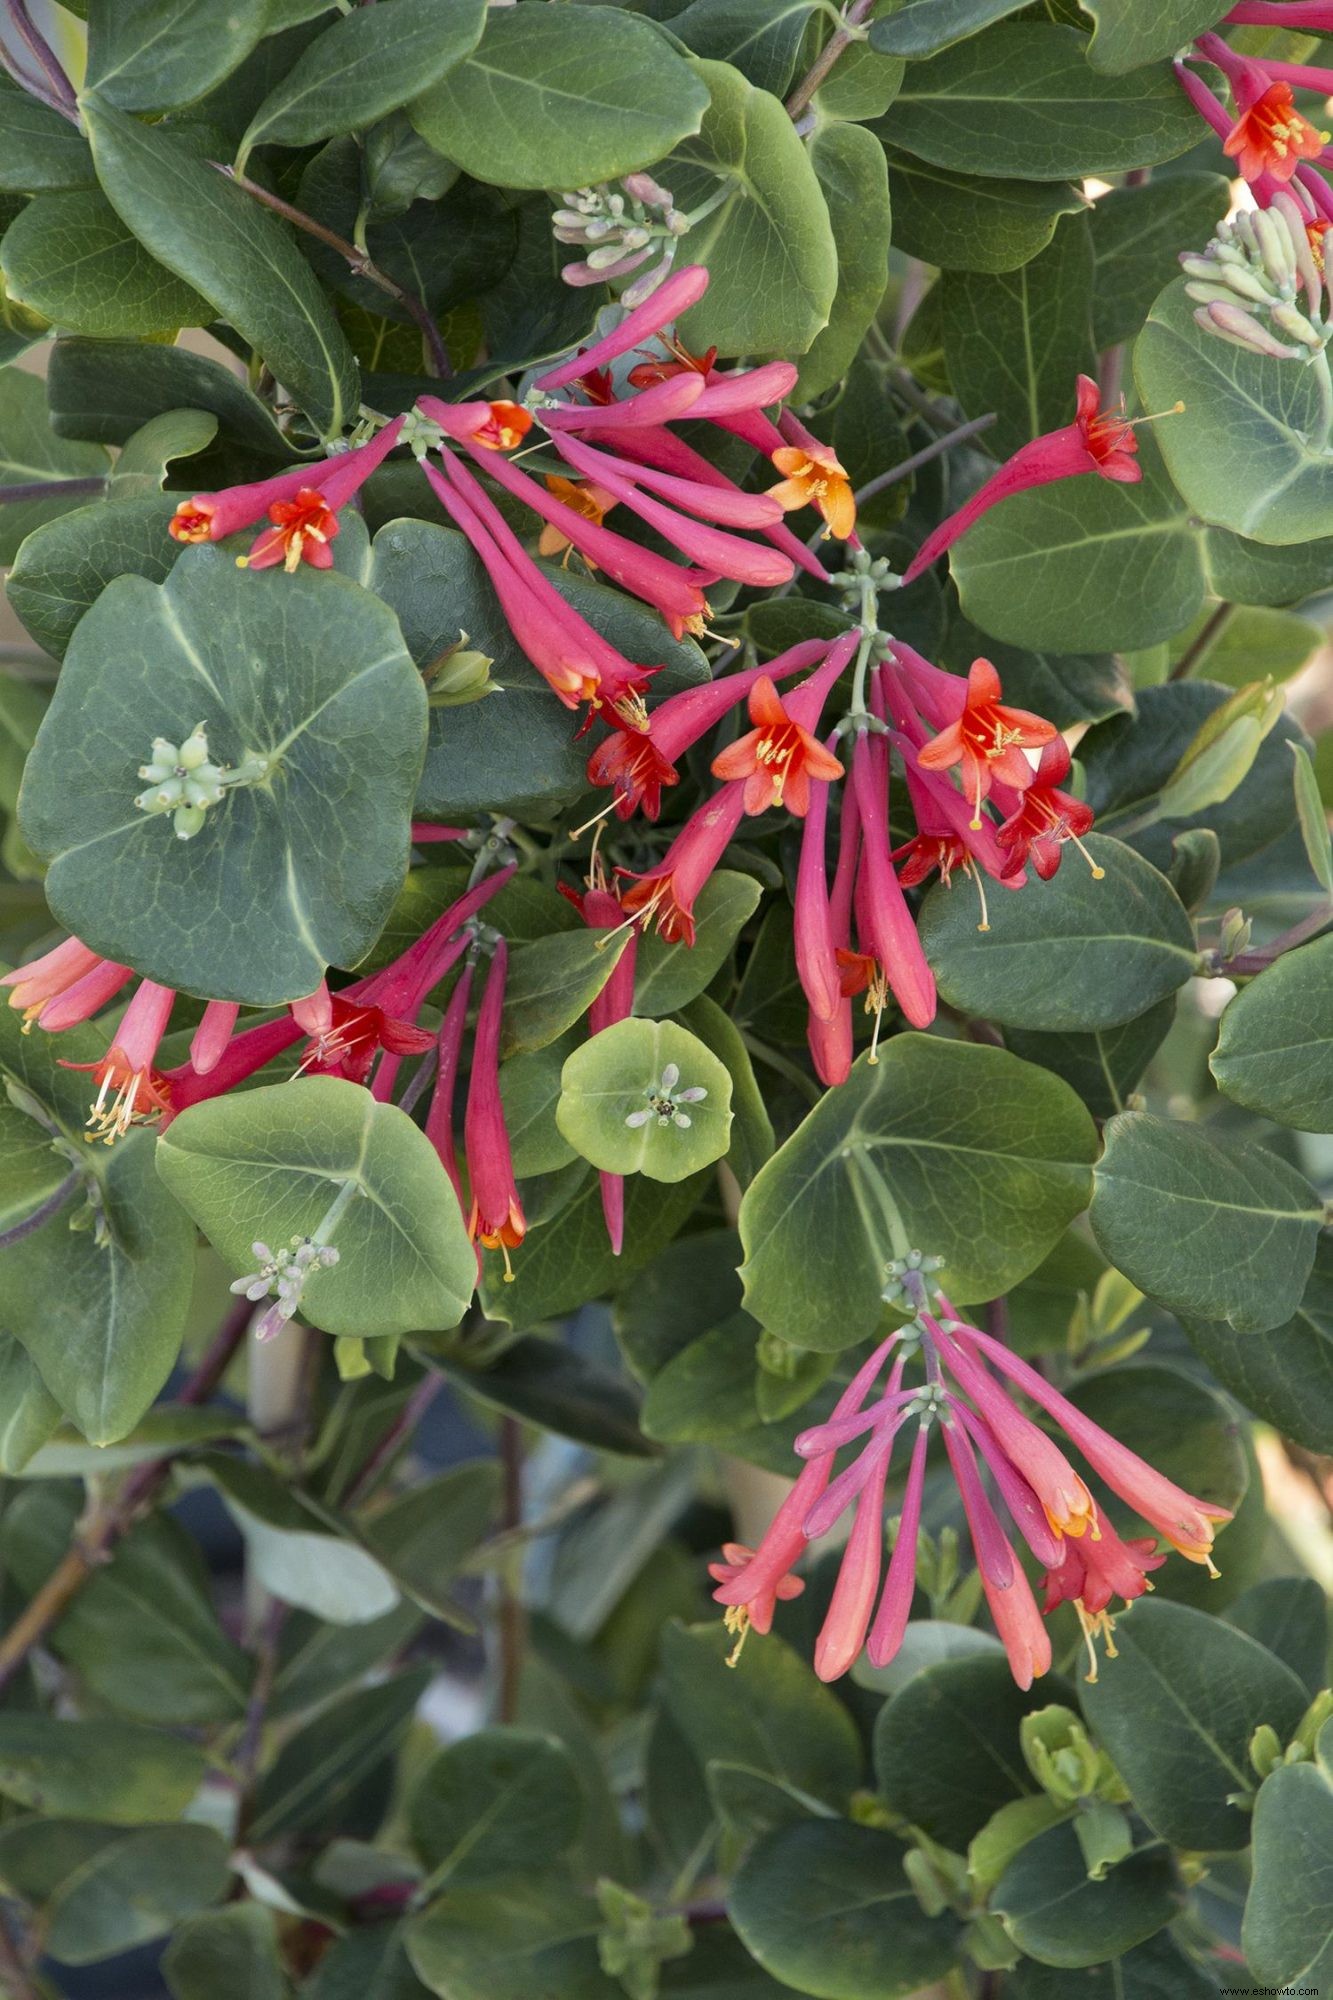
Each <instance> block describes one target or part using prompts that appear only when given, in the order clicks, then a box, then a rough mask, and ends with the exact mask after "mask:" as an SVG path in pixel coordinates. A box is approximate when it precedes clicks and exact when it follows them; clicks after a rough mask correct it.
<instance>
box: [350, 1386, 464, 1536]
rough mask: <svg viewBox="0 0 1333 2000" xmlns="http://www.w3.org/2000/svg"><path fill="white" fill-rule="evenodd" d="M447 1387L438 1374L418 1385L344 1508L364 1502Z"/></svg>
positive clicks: (357, 1475)
mask: <svg viewBox="0 0 1333 2000" xmlns="http://www.w3.org/2000/svg"><path fill="white" fill-rule="evenodd" d="M443 1387H444V1377H443V1375H438V1374H436V1373H435V1372H434V1370H432V1371H431V1373H430V1374H428V1375H426V1376H424V1377H423V1378H422V1380H421V1381H420V1382H418V1383H417V1386H416V1388H415V1389H414V1390H413V1391H412V1393H411V1395H410V1396H409V1397H408V1399H407V1401H406V1402H405V1403H404V1405H403V1407H402V1409H401V1410H400V1411H399V1413H398V1415H397V1416H396V1417H395V1418H394V1421H393V1422H392V1423H391V1424H390V1425H389V1428H388V1429H387V1430H386V1431H385V1433H384V1435H383V1437H382V1438H381V1439H380V1440H379V1443H378V1444H377V1445H376V1446H375V1448H374V1450H373V1451H372V1452H371V1454H370V1456H369V1457H368V1458H367V1460H366V1462H365V1464H364V1465H363V1466H362V1467H361V1469H360V1471H359V1472H357V1473H355V1474H354V1475H353V1478H352V1483H351V1485H350V1486H349V1487H348V1488H347V1491H346V1492H345V1493H344V1494H343V1496H342V1500H341V1505H342V1506H344V1507H354V1506H355V1505H356V1503H357V1501H358V1500H364V1498H365V1497H366V1495H367V1493H369V1492H370V1490H371V1488H372V1487H373V1486H374V1484H375V1482H376V1480H377V1479H378V1477H379V1475H380V1473H381V1472H382V1471H383V1470H384V1468H385V1466H386V1465H387V1464H388V1463H389V1461H390V1460H391V1459H392V1458H393V1456H394V1453H395V1452H396V1451H398V1450H399V1448H400V1447H401V1446H402V1445H403V1444H404V1443H405V1442H406V1440H407V1439H408V1438H410V1437H411V1436H412V1434H413V1432H414V1431H415V1430H416V1427H417V1425H418V1424H419V1423H420V1422H421V1419H422V1418H423V1417H424V1416H425V1414H426V1412H427V1410H428V1409H429V1408H430V1406H431V1404H432V1403H433V1402H434V1401H435V1398H436V1397H437V1396H438V1395H439V1393H440V1391H441V1389H443Z"/></svg>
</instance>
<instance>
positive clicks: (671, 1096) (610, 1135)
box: [555, 1020, 731, 1181]
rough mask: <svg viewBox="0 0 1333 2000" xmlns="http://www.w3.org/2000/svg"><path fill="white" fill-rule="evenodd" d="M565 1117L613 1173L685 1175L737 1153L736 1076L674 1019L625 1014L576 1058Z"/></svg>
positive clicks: (591, 1156)
mask: <svg viewBox="0 0 1333 2000" xmlns="http://www.w3.org/2000/svg"><path fill="white" fill-rule="evenodd" d="M555 1115H556V1123H557V1124H558V1125H559V1127H560V1130H561V1131H562V1132H563V1133H564V1135H565V1137H566V1138H567V1139H568V1141H569V1143H570V1145H571V1146H573V1147H574V1148H575V1149H576V1150H577V1151H578V1152H579V1153H581V1154H582V1155H583V1157H584V1159H585V1160H590V1161H591V1162H592V1164H593V1165H594V1166H595V1167H598V1168H600V1169H601V1170H602V1171H603V1172H605V1173H613V1174H638V1173H641V1174H646V1175H647V1176H648V1178H649V1179H650V1180H654V1181H683V1180H685V1179H687V1178H688V1176H689V1175H690V1174H693V1173H697V1172H698V1171H699V1169H700V1168H701V1167H706V1166H708V1165H709V1164H710V1163H711V1162H712V1161H713V1160H720V1159H721V1158H722V1156H723V1155H724V1153H725V1152H726V1150H727V1146H728V1144H729V1135H730V1131H731V1077H730V1075H729V1074H728V1072H727V1069H726V1067H725V1065H724V1064H723V1063H721V1062H719V1061H718V1059H717V1057H716V1056H715V1055H714V1054H713V1052H712V1050H711V1049H708V1048H706V1047H705V1046H704V1044H703V1043H702V1042H701V1041H700V1040H699V1038H698V1036H697V1035H692V1034H691V1033H690V1031H689V1029H688V1028H682V1027H680V1026H678V1025H677V1023H676V1022H674V1021H639V1020H629V1021H617V1022H616V1024H615V1025H614V1027H610V1028H603V1030H602V1032H601V1033H600V1034H598V1035H594V1036H593V1037H592V1038H591V1040H590V1041H587V1042H585V1043H584V1044H583V1046H582V1048H578V1049H575V1051H574V1053H573V1055H571V1056H570V1057H569V1058H568V1060H567V1061H566V1063H565V1066H564V1069H563V1070H562V1072H561V1076H560V1102H559V1104H558V1105H557V1107H556V1114H555Z"/></svg>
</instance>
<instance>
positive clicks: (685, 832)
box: [620, 784, 745, 944]
mask: <svg viewBox="0 0 1333 2000" xmlns="http://www.w3.org/2000/svg"><path fill="white" fill-rule="evenodd" d="M744 812H745V788H744V786H743V785H739V784H737V785H724V786H723V787H722V790H721V791H720V792H717V793H715V794H714V796H713V797H712V798H711V799H705V801H704V803H703V804H702V805H701V806H699V807H697V808H696V809H695V811H694V812H693V813H691V815H690V817H689V818H688V819H687V820H686V822H685V824H684V826H683V827H682V828H681V830H680V832H679V833H678V834H677V835H676V838H675V839H674V840H673V841H672V843H671V845H670V847H669V848H668V849H667V851H666V853H665V854H664V855H663V857H662V859H661V861H659V863H658V864H657V866H656V868H652V869H649V870H648V872H647V873H646V874H644V875H640V876H638V877H637V878H636V879H635V880H633V881H632V882H631V884H630V886H629V888H628V889H625V890H623V891H622V892H621V897H620V900H621V904H622V905H623V907H624V910H625V912H626V915H628V916H637V917H639V918H640V919H641V920H642V922H643V923H644V924H645V925H647V924H651V923H655V924H656V925H657V928H658V930H659V931H660V932H661V934H662V936H663V937H664V938H665V939H666V941H667V943H668V944H679V943H681V942H682V941H683V942H684V943H685V944H693V943H694V903H695V898H696V897H697V896H698V894H699V891H700V890H701V889H702V888H703V885H704V883H705V882H706V881H707V880H708V878H709V876H710V875H711V874H712V872H713V870H714V869H715V868H716V867H717V865H718V863H719V861H721V859H722V856H723V854H724V853H725V852H726V849H727V845H728V843H729V842H730V840H731V839H732V837H733V835H734V834H735V832H736V829H737V827H738V826H739V825H740V823H741V819H742V817H743V815H744Z"/></svg>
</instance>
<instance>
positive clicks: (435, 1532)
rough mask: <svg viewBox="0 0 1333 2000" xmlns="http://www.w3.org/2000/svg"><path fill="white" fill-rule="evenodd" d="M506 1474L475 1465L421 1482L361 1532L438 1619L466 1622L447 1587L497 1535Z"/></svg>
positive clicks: (485, 1462) (487, 1461) (493, 1465)
mask: <svg viewBox="0 0 1333 2000" xmlns="http://www.w3.org/2000/svg"><path fill="white" fill-rule="evenodd" d="M500 1485H501V1470H500V1466H499V1464H498V1463H497V1461H496V1460H495V1459H493V1458H479V1459H472V1460H470V1461H468V1462H466V1463H465V1464H463V1465H456V1466H454V1467H453V1468H452V1470H451V1471H449V1472H442V1473H441V1474H440V1475H439V1477H438V1478H436V1479H425V1480H421V1481H419V1482H418V1483H417V1484H416V1485H415V1486H412V1487H411V1488H409V1489H408V1491H407V1492H405V1493H400V1494H398V1495H397V1496H396V1497H395V1498H394V1499H392V1500H390V1501H389V1503H388V1505H387V1506H384V1507H379V1508H377V1509H376V1511H375V1512H374V1513H373V1514H372V1515H370V1516H369V1517H368V1518H366V1519H364V1520H362V1521H361V1522H360V1523H359V1524H358V1526H359V1529H360V1532H361V1534H362V1535H363V1536H364V1538H365V1540H366V1542H367V1543H368V1545H369V1546H370V1548H371V1549H372V1550H373V1552H374V1553H375V1555H377V1556H378V1557H379V1559H380V1560H381V1562H383V1563H384V1565H385V1567H386V1568H387V1569H388V1571H389V1573H390V1575H391V1576H392V1577H393V1580H394V1582H395V1583H396V1584H397V1585H398V1586H399V1587H400V1589H403V1590H406V1591H410V1592H411V1594H412V1595H413V1597H414V1598H415V1599H416V1601H417V1602H418V1603H419V1604H421V1605H422V1606H423V1607H424V1608H425V1609H426V1610H427V1611H429V1612H431V1613H432V1615H433V1616H435V1617H437V1618H446V1619H448V1620H449V1621H450V1622H451V1623H453V1624H458V1623H460V1622H462V1615H461V1614H460V1612H459V1609H458V1606H457V1605H456V1604H454V1603H453V1602H452V1600H451V1599H450V1598H448V1597H447V1596H446V1595H445V1585H446V1584H447V1583H449V1582H451V1581H452V1579H453V1577H454V1576H455V1575H456V1574H457V1573H458V1571H459V1570H460V1569H461V1568H462V1567H463V1566H464V1564H465V1563H466V1562H467V1559H468V1558H469V1557H470V1556H471V1555H472V1553H473V1552H474V1550H475V1549H476V1548H477V1547H478V1545H479V1544H480V1543H481V1542H483V1541H484V1540H485V1539H486V1537H487V1535H488V1534H489V1533H490V1532H491V1529H492V1528H493V1526H494V1524H495V1522H496V1520H497V1519H498V1517H499V1514H500Z"/></svg>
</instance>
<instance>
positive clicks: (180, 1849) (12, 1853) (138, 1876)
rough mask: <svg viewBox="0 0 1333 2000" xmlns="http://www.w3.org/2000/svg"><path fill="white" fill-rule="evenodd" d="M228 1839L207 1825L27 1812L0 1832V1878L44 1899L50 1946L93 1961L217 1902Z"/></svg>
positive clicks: (54, 1953) (161, 1933) (82, 1961)
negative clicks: (103, 1822)
mask: <svg viewBox="0 0 1333 2000" xmlns="http://www.w3.org/2000/svg"><path fill="white" fill-rule="evenodd" d="M229 1872H230V1871H229V1867H228V1859H227V1844H226V1842H225V1841H224V1840H223V1839H222V1837H221V1835H220V1834H217V1833H215V1832H214V1831H213V1829H212V1828H211V1827H207V1826H191V1825H184V1826H144V1827H134V1828H131V1829H130V1830H129V1831H128V1832H123V1833H122V1832H117V1831H116V1830H114V1829H113V1828H111V1827H104V1826H97V1825H95V1824H94V1823H93V1822H91V1821H88V1820H59V1819H31V1818H29V1819H23V1820H19V1821H16V1822H14V1823H12V1824H11V1825H10V1826H8V1827H6V1828H5V1830H4V1832H3V1833H2V1834H0V1880H3V1882H4V1883H5V1886H6V1887H7V1888H9V1889H11V1890H12V1891H13V1892H14V1893H15V1894H17V1895H19V1896H22V1897H23V1899H24V1900H25V1901H27V1902H31V1903H36V1904H38V1905H39V1906H40V1912H41V1924H42V1941H43V1948H44V1950H45V1951H46V1952H47V1953H48V1954H49V1955H50V1957H52V1958H54V1959H58V1960H59V1962H60V1963H61V1964H62V1965H91V1964H94V1963H96V1961H97V1960H99V1959H103V1958H111V1957H114V1956H115V1954H116V1953H118V1952H123V1951H131V1950H133V1949H134V1948H135V1947H136V1946H137V1945H143V1944H149V1943H151V1942H152V1941H153V1940H154V1939H155V1938H159V1937H165V1936H167V1935H168V1934H169V1933H170V1932H171V1931H173V1930H174V1929H175V1927H176V1925H177V1924H178V1923H180V1922H181V1920H182V1919H183V1918H186V1917H191V1916H193V1915H194V1914H195V1912H196V1911H198V1910H201V1909H203V1908H205V1907H206V1906H207V1905H208V1904H209V1903H214V1902H216V1901H217V1900H218V1898H219V1897H220V1896H221V1895H222V1894H223V1893H224V1891H225V1890H226V1887H227V1880H228V1875H229Z"/></svg>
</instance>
